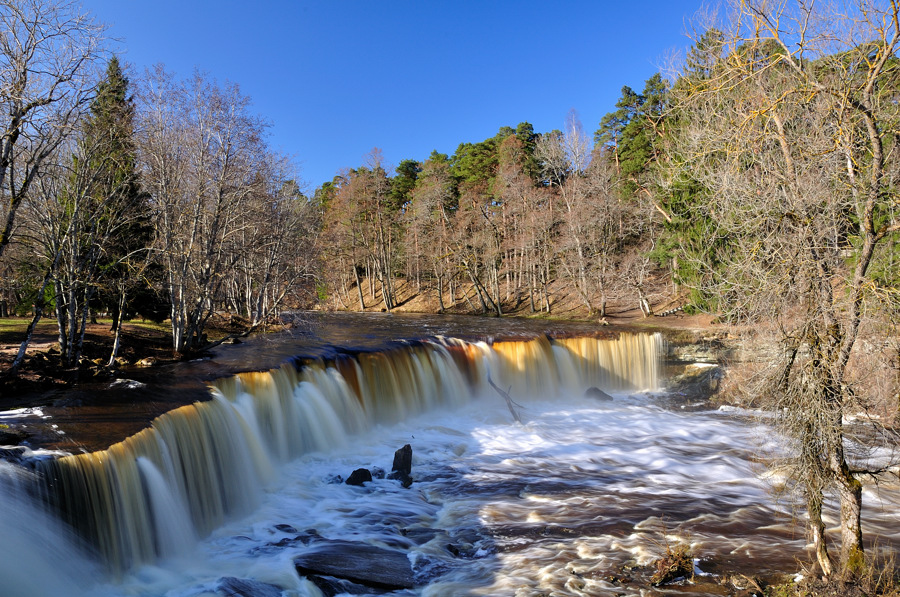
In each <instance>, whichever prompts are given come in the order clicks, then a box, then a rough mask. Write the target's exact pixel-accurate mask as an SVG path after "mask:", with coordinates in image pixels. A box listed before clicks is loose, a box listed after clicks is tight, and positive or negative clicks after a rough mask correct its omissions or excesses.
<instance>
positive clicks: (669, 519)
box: [0, 316, 900, 597]
mask: <svg viewBox="0 0 900 597" xmlns="http://www.w3.org/2000/svg"><path fill="white" fill-rule="evenodd" d="M398 319H399V320H400V321H401V322H402V323H401V324H399V325H398V323H397V320H398ZM416 319H418V321H416ZM459 319H461V318H459ZM425 321H426V323H424V324H423V320H422V319H421V318H391V317H379V316H376V317H373V318H367V317H359V316H354V317H352V318H346V319H344V318H342V317H340V316H335V317H331V316H329V317H323V318H322V319H321V320H319V321H318V322H317V323H316V325H315V326H311V327H310V331H309V332H308V333H306V334H303V335H302V337H297V336H295V337H293V338H279V339H273V338H269V339H266V340H265V341H264V343H265V344H266V345H268V348H262V347H261V346H262V345H258V344H253V345H251V346H250V347H247V346H237V347H228V348H227V349H224V350H223V351H220V352H217V353H216V355H214V356H213V357H212V358H211V359H209V360H207V361H202V362H199V363H194V364H190V365H188V366H187V367H190V368H192V369H191V371H192V373H191V375H193V376H195V377H196V378H197V379H200V380H203V379H206V378H207V377H219V376H220V375H224V377H219V379H218V381H215V382H214V383H213V389H212V395H213V399H212V400H211V401H207V402H204V403H202V404H200V405H197V404H190V405H187V406H182V407H181V408H179V409H177V410H176V411H173V412H171V413H170V414H168V415H165V416H163V417H161V418H159V419H157V420H156V421H155V422H154V424H153V427H152V428H151V429H150V430H148V431H144V432H141V433H139V434H138V435H136V436H133V437H131V438H130V439H128V440H126V441H125V442H123V443H121V444H116V445H115V446H113V447H111V448H110V449H109V450H106V451H102V452H97V453H94V454H82V455H80V456H75V457H69V458H64V459H61V460H48V459H45V460H42V461H41V462H40V463H39V464H38V466H37V470H38V471H39V472H40V474H41V475H42V477H41V478H40V479H37V480H35V479H31V478H29V477H30V476H31V475H32V473H29V472H27V471H25V472H23V471H21V470H20V469H18V468H14V467H11V466H7V465H4V466H3V467H2V468H0V473H2V474H3V475H4V483H3V484H2V485H0V487H2V491H0V501H2V502H3V503H2V505H0V525H2V527H3V528H4V532H5V540H4V544H3V548H2V549H3V550H4V553H3V554H2V556H0V573H2V574H3V578H4V591H3V594H4V595H7V596H9V597H14V596H18V595H22V596H25V595H28V596H42V595H62V594H66V595H78V594H81V595H101V596H110V597H111V596H115V595H136V596H138V595H139V596H147V597H150V596H166V597H199V596H207V595H209V596H212V595H228V594H229V593H228V592H227V591H228V590H232V591H233V590H234V587H235V586H240V587H245V588H246V587H252V590H253V591H254V592H247V593H245V594H248V595H249V594H254V595H260V596H267V595H270V594H271V595H286V596H307V595H319V594H321V593H320V592H319V589H318V588H317V587H316V585H315V584H313V582H311V581H310V580H309V579H308V578H306V577H304V576H301V575H299V574H298V573H297V571H296V569H295V565H294V559H295V558H296V557H300V556H303V555H304V554H308V553H310V552H315V551H316V550H317V549H319V548H322V547H323V546H324V547H327V546H328V545H334V544H335V542H345V543H343V544H350V545H367V546H377V547H378V548H382V549H391V550H397V551H399V552H400V553H402V554H405V556H406V558H407V559H408V561H409V563H410V569H411V571H412V574H413V577H414V581H415V582H414V585H415V586H414V587H412V588H408V589H404V590H398V591H394V592H393V593H391V594H395V595H428V596H431V595H434V596H443V595H448V596H449V595H516V596H522V597H524V596H537V595H606V594H608V595H617V594H626V595H641V594H645V593H646V592H647V591H648V590H649V586H648V584H647V581H648V578H649V575H650V574H651V573H652V571H648V570H647V569H644V568H640V567H641V566H646V565H648V564H649V563H650V562H651V561H652V560H653V559H655V558H656V557H658V556H659V555H661V553H662V552H663V551H665V548H666V546H667V545H668V546H673V545H676V544H679V543H686V544H689V545H690V546H691V550H692V552H693V555H694V557H695V558H696V566H697V570H696V571H697V577H696V580H695V582H694V583H689V582H683V583H680V584H677V585H675V586H674V587H669V588H667V589H664V590H666V591H674V592H678V593H688V594H725V592H724V591H725V589H724V588H723V587H720V586H719V584H718V581H720V580H722V579H723V577H722V575H723V574H725V573H728V574H731V573H734V572H743V573H746V574H748V575H749V574H766V573H776V572H789V571H793V570H795V568H796V559H797V558H798V557H799V558H802V557H805V555H806V552H805V546H806V540H805V531H804V528H803V524H802V519H800V518H798V517H799V516H800V515H799V514H798V513H797V512H795V510H794V507H793V500H792V498H791V496H790V495H789V494H783V493H779V491H778V490H779V488H780V487H781V483H782V481H783V480H782V479H780V478H779V477H778V476H777V475H773V474H771V473H770V471H769V470H768V469H767V467H766V466H765V462H766V459H767V458H769V457H770V456H771V455H772V454H773V453H776V452H777V450H778V445H777V441H776V440H777V437H776V436H775V435H774V434H773V432H772V430H771V429H770V428H769V427H768V426H767V425H766V423H765V418H764V417H762V416H759V415H760V413H752V412H745V411H740V410H735V409H727V408H726V409H717V408H712V407H703V408H700V409H696V408H692V409H682V408H679V406H678V405H677V404H676V405H675V406H674V407H673V402H672V401H671V400H666V399H665V396H664V393H663V392H662V390H661V386H662V385H663V383H664V380H662V379H661V378H660V366H661V362H660V361H661V355H662V352H663V350H664V346H665V344H664V342H663V340H662V338H661V337H660V336H659V335H658V334H652V333H632V332H625V333H622V334H618V335H612V334H606V335H607V336H609V337H604V338H586V339H567V338H559V339H557V340H553V341H551V340H548V339H547V338H546V336H542V335H540V334H543V333H545V332H547V331H548V329H549V328H548V325H547V324H546V323H544V324H534V323H531V322H525V323H521V322H513V323H509V324H508V323H507V322H506V321H503V322H496V320H488V321H489V322H490V323H488V324H486V325H493V326H497V327H496V328H491V329H485V328H481V327H480V325H481V320H478V323H479V329H476V330H473V329H472V326H471V321H472V320H469V323H468V325H469V328H468V329H463V328H464V327H465V324H466V322H465V321H456V320H453V319H447V320H441V319H440V318H431V319H427V320H425ZM341 322H343V323H344V324H343V325H341ZM348 323H353V325H352V326H351V325H347V324H348ZM507 325H508V326H509V327H505V326H507ZM330 326H333V329H332V328H330ZM354 326H355V327H354ZM361 329H364V330H365V331H364V332H361V331H360V330H361ZM553 329H554V330H555V331H561V332H562V335H563V336H567V337H568V336H579V335H583V334H586V333H588V332H595V331H596V330H591V329H590V328H588V327H587V326H572V327H566V326H554V327H553ZM340 334H344V335H345V338H344V339H343V340H340V339H338V336H339V335H340ZM536 334H537V335H538V336H537V337H538V339H537V340H536V341H535V340H528V338H534V337H535V335H536ZM425 336H430V337H437V336H445V337H446V336H451V337H454V338H463V340H450V339H446V338H444V339H440V340H437V341H432V342H420V341H414V342H407V341H401V340H402V339H404V338H413V339H420V338H422V337H425ZM247 348H249V350H245V349H247ZM242 350H243V354H244V355H245V356H244V357H241V356H240V355H241V354H242ZM247 353H252V354H253V355H254V360H255V362H254V363H252V364H251V363H248V362H247V358H246V355H247ZM297 355H302V356H303V358H302V359H299V360H297V361H296V362H298V363H301V362H302V367H301V368H300V371H299V372H297V371H296V369H295V367H294V366H292V365H285V366H280V367H276V366H277V365H278V364H279V363H283V362H284V361H285V359H288V358H291V359H292V358H293V357H295V356H297ZM258 364H262V365H263V366H264V367H271V368H273V369H272V370H271V371H267V372H262V373H251V372H246V373H237V372H238V371H242V370H244V371H247V370H251V369H256V368H259V367H256V366H252V365H258ZM207 372H212V374H209V375H208V373H207ZM158 374H159V373H158V372H156V373H153V375H158ZM489 375H490V376H491V378H492V379H491V380H492V381H496V383H497V385H498V386H500V387H501V388H502V389H504V390H507V389H508V391H509V393H510V395H511V396H512V397H513V398H514V399H515V400H516V402H518V403H519V404H520V407H519V408H518V409H517V411H518V413H519V415H520V417H521V422H520V423H519V422H515V421H514V420H513V416H512V413H511V412H510V409H509V408H508V405H507V404H506V402H505V400H504V399H503V398H502V397H501V396H500V394H499V393H498V392H497V391H495V390H494V389H493V388H492V387H491V386H490V384H489V382H488V376H489ZM183 376H184V374H183ZM138 383H141V384H145V385H144V386H142V387H144V388H146V387H152V385H153V381H152V379H150V378H149V377H144V378H143V380H142V381H140V382H138ZM179 383H183V382H179ZM590 386H599V387H601V388H603V389H605V390H606V391H607V392H609V394H611V395H612V397H613V399H612V400H609V401H603V400H597V399H595V398H590V397H586V396H585V393H584V391H585V389H586V388H587V387H590ZM117 391H120V392H121V391H123V390H122V388H118V389H117ZM44 416H50V415H47V414H44ZM55 416H56V415H53V416H51V419H49V420H57V419H56V418H55ZM53 424H57V423H53ZM63 426H64V425H63ZM404 444H409V445H410V446H411V447H412V450H413V467H412V477H413V479H414V482H413V484H412V485H411V487H409V488H404V487H403V486H402V485H401V484H400V483H398V482H397V481H393V480H390V479H379V478H376V479H375V480H373V481H372V482H369V483H367V484H365V485H364V486H361V487H357V486H350V485H347V484H345V483H341V482H339V479H338V476H341V477H342V478H346V477H347V476H348V475H349V474H350V472H351V471H353V470H355V469H358V468H367V469H370V470H376V471H377V469H382V470H386V471H390V469H391V464H392V459H393V455H394V451H395V450H396V449H398V448H399V447H401V446H403V445H404ZM376 476H377V475H376ZM35 492H38V493H43V494H44V495H47V496H48V501H49V503H51V504H53V506H52V508H50V510H52V511H53V512H57V511H61V512H63V516H64V517H68V520H69V521H70V523H71V524H72V525H74V527H76V528H78V529H79V532H78V533H75V532H73V531H72V530H71V528H70V527H69V526H68V525H66V524H65V523H62V522H60V521H59V520H57V518H56V515H55V514H52V513H50V512H48V511H47V510H46V509H45V508H42V507H41V506H40V504H41V503H42V501H41V500H37V499H35V496H34V494H35ZM864 499H865V502H866V506H867V507H866V510H865V515H866V516H865V527H864V530H865V532H866V533H867V534H868V536H877V537H878V539H879V541H880V542H881V543H882V544H883V545H886V546H891V545H895V544H897V543H898V541H900V537H898V528H900V527H898V524H897V523H898V520H897V518H898V514H897V512H900V510H898V508H897V505H898V502H900V492H898V488H897V486H896V484H882V485H881V486H880V487H879V488H876V487H874V486H872V487H867V488H866V495H865V498H864ZM831 511H833V509H832V510H831ZM835 522H836V521H835V520H829V524H831V525H834V524H835ZM85 537H86V538H88V541H87V542H88V543H89V545H85V539H84V538H85ZM235 579H239V580H235ZM235 582H237V583H238V584H237V585H235V584H233V583H235ZM229 583H232V584H230V585H229ZM241 583H243V584H241ZM228 587H231V589H229V588H228ZM247 590H248V591H249V590H250V589H247ZM231 594H241V593H231Z"/></svg>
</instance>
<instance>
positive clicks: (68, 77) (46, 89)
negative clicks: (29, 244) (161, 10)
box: [0, 0, 104, 257]
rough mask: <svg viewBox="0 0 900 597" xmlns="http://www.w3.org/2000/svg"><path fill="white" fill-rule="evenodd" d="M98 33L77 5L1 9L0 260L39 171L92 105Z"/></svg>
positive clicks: (6, 5) (24, 3)
mask: <svg viewBox="0 0 900 597" xmlns="http://www.w3.org/2000/svg"><path fill="white" fill-rule="evenodd" d="M103 32H104V29H103V27H102V26H100V25H98V24H96V23H95V22H94V21H93V19H92V18H91V17H90V16H89V15H88V14H86V13H84V12H82V10H81V8H80V6H79V5H78V4H77V3H76V2H70V1H67V0H3V1H2V2H0V193H2V195H3V205H2V208H0V257H2V256H3V253H4V251H5V249H6V247H7V246H8V245H9V242H10V239H11V238H12V234H13V231H14V227H15V222H16V214H17V212H18V211H19V208H20V207H21V205H22V202H23V201H24V199H25V198H26V196H27V195H28V191H29V189H30V187H31V185H32V183H33V182H34V180H35V178H36V176H37V175H38V173H39V172H40V169H41V167H42V165H43V164H44V162H45V161H46V160H47V159H48V158H49V157H51V156H52V155H53V154H54V152H55V151H56V149H57V148H58V147H59V145H60V143H62V142H63V141H64V140H65V139H66V138H67V137H68V136H69V135H71V134H72V132H73V127H74V126H75V125H76V124H77V123H78V122H79V120H80V118H81V116H82V115H83V114H84V111H85V109H86V108H87V106H88V104H89V102H90V101H91V99H92V97H93V92H94V86H95V85H96V83H97V80H98V78H97V71H96V68H95V67H96V63H97V60H98V58H99V57H100V56H101V54H102V50H103V45H102V44H103Z"/></svg>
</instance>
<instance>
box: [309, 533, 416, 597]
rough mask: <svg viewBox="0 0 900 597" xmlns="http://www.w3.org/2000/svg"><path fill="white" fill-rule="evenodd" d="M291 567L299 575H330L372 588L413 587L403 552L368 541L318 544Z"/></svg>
mask: <svg viewBox="0 0 900 597" xmlns="http://www.w3.org/2000/svg"><path fill="white" fill-rule="evenodd" d="M294 566H295V567H296V568H297V572H298V573H299V574H300V575H301V576H306V577H310V578H312V577H313V576H317V577H323V576H324V577H328V576H330V577H334V578H337V579H341V580H346V581H350V582H351V583H355V584H357V585H363V586H365V587H369V588H372V589H380V590H385V591H398V590H402V589H412V588H414V587H415V586H416V580H415V577H414V574H413V569H412V566H411V565H410V563H409V558H408V557H407V555H406V552H404V551H399V550H396V549H384V548H382V547H376V546H374V545H369V544H368V543H353V542H350V541H329V542H327V543H320V544H317V545H315V546H314V547H312V548H311V550H310V551H309V552H307V553H304V554H303V555H300V556H297V557H296V558H294Z"/></svg>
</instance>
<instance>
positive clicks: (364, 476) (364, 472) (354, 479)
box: [346, 468, 372, 487]
mask: <svg viewBox="0 0 900 597" xmlns="http://www.w3.org/2000/svg"><path fill="white" fill-rule="evenodd" d="M371 481H372V473H371V472H369V469H367V468H358V469H356V470H355V471H353V472H352V473H350V476H349V477H347V481H346V483H347V485H359V486H360V487H361V486H362V484H363V483H370V482H371Z"/></svg>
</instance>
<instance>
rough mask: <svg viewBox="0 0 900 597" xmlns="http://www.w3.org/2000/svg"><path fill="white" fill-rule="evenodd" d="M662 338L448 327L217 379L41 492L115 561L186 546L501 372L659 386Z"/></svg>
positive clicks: (468, 396) (529, 378)
mask: <svg viewBox="0 0 900 597" xmlns="http://www.w3.org/2000/svg"><path fill="white" fill-rule="evenodd" d="M661 350H662V338H661V336H660V335H659V334H626V333H623V334H620V335H619V336H618V338H616V339H600V338H570V339H551V338H547V337H540V338H536V339H531V340H520V341H498V342H493V343H487V342H478V343H469V342H464V341H461V340H456V339H449V338H439V339H436V340H432V341H421V342H415V343H409V344H407V345H404V346H401V347H399V348H391V349H388V350H384V351H381V352H371V353H360V354H356V355H352V356H349V355H341V356H338V357H335V358H331V359H319V360H315V361H311V362H307V363H304V364H303V365H302V366H295V365H294V364H285V365H283V366H281V367H280V368H277V369H273V370H271V371H266V372H255V373H242V374H239V375H235V376H233V377H230V378H226V379H221V380H217V381H215V382H214V383H212V384H211V387H210V392H211V395H212V398H211V399H210V400H209V401H204V402H197V403H194V404H191V405H188V406H184V407H181V408H178V409H175V410H173V411H170V412H168V413H166V414H164V415H162V416H160V417H158V418H157V419H155V420H154V421H153V423H152V424H151V426H150V427H148V428H147V429H145V430H143V431H141V432H140V433H137V434H136V435H134V436H131V437H129V438H128V439H126V440H124V441H122V442H120V443H118V444H115V445H113V446H111V447H110V448H108V449H107V450H103V451H98V452H93V453H89V454H77V455H70V456H64V457H62V458H58V459H55V460H48V461H41V462H39V463H38V464H37V467H38V469H39V471H40V472H41V473H42V475H41V478H42V487H41V491H42V492H43V495H44V497H45V499H46V501H47V502H49V503H50V504H51V505H52V506H53V507H55V508H56V509H57V510H58V511H59V512H60V513H61V515H62V517H63V518H64V520H66V521H67V522H69V523H70V524H71V525H72V526H73V527H75V528H76V529H77V530H78V532H79V534H80V535H81V536H82V537H83V538H84V539H85V540H86V541H87V542H88V543H90V544H91V545H93V546H95V548H96V549H97V550H98V551H99V552H100V553H101V554H102V555H103V556H104V558H105V560H106V562H107V563H108V565H109V567H110V568H111V569H112V570H113V571H118V572H122V571H125V570H128V569H130V568H132V567H134V566H136V565H139V564H141V563H146V562H153V561H155V560H157V559H164V558H167V557H173V556H176V555H178V553H179V550H181V549H184V547H185V544H186V543H187V544H190V543H192V542H193V541H195V540H196V538H197V537H202V536H205V535H207V534H208V533H210V532H211V531H212V530H213V529H215V528H216V527H218V526H220V525H221V524H222V523H223V522H224V521H225V519H226V518H227V517H228V516H231V515H235V514H240V513H242V512H247V511H249V510H251V509H252V508H253V506H254V504H256V503H257V502H258V500H259V498H260V492H261V491H262V489H261V488H264V487H265V486H266V485H267V483H269V482H270V481H271V480H272V479H273V478H274V475H275V474H276V472H277V469H278V467H279V466H280V465H281V464H283V463H285V462H287V461H289V460H291V459H294V458H296V457H298V456H299V455H302V454H305V453H309V452H314V451H328V450H329V449H331V448H332V447H335V446H338V445H340V444H341V443H342V442H344V441H345V438H347V436H348V435H352V434H355V433H358V432H361V431H365V430H366V429H368V428H370V427H371V426H373V425H376V424H390V423H393V422H397V421H400V420H402V419H404V418H405V417H407V416H410V415H413V414H417V413H420V412H424V411H427V410H429V409H433V408H452V407H453V406H455V405H460V404H463V403H465V402H467V401H469V400H472V399H477V398H478V397H480V396H485V397H486V399H487V397H488V396H489V397H490V399H496V398H497V397H496V395H495V394H494V393H493V390H492V389H491V388H490V386H489V384H488V376H491V379H492V380H493V381H494V382H495V383H497V384H498V385H499V386H501V387H503V388H504V389H506V388H510V390H509V391H510V394H511V395H512V396H513V397H514V398H515V399H516V400H521V401H527V400H529V399H552V398H553V397H554V396H556V395H560V394H562V393H578V394H581V393H583V392H584V391H585V389H586V388H588V387H590V386H597V387H600V388H602V389H605V390H607V391H610V392H630V391H637V390H642V389H651V388H655V387H656V386H657V383H658V381H657V376H658V368H659V364H658V362H659V357H660V353H661Z"/></svg>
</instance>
